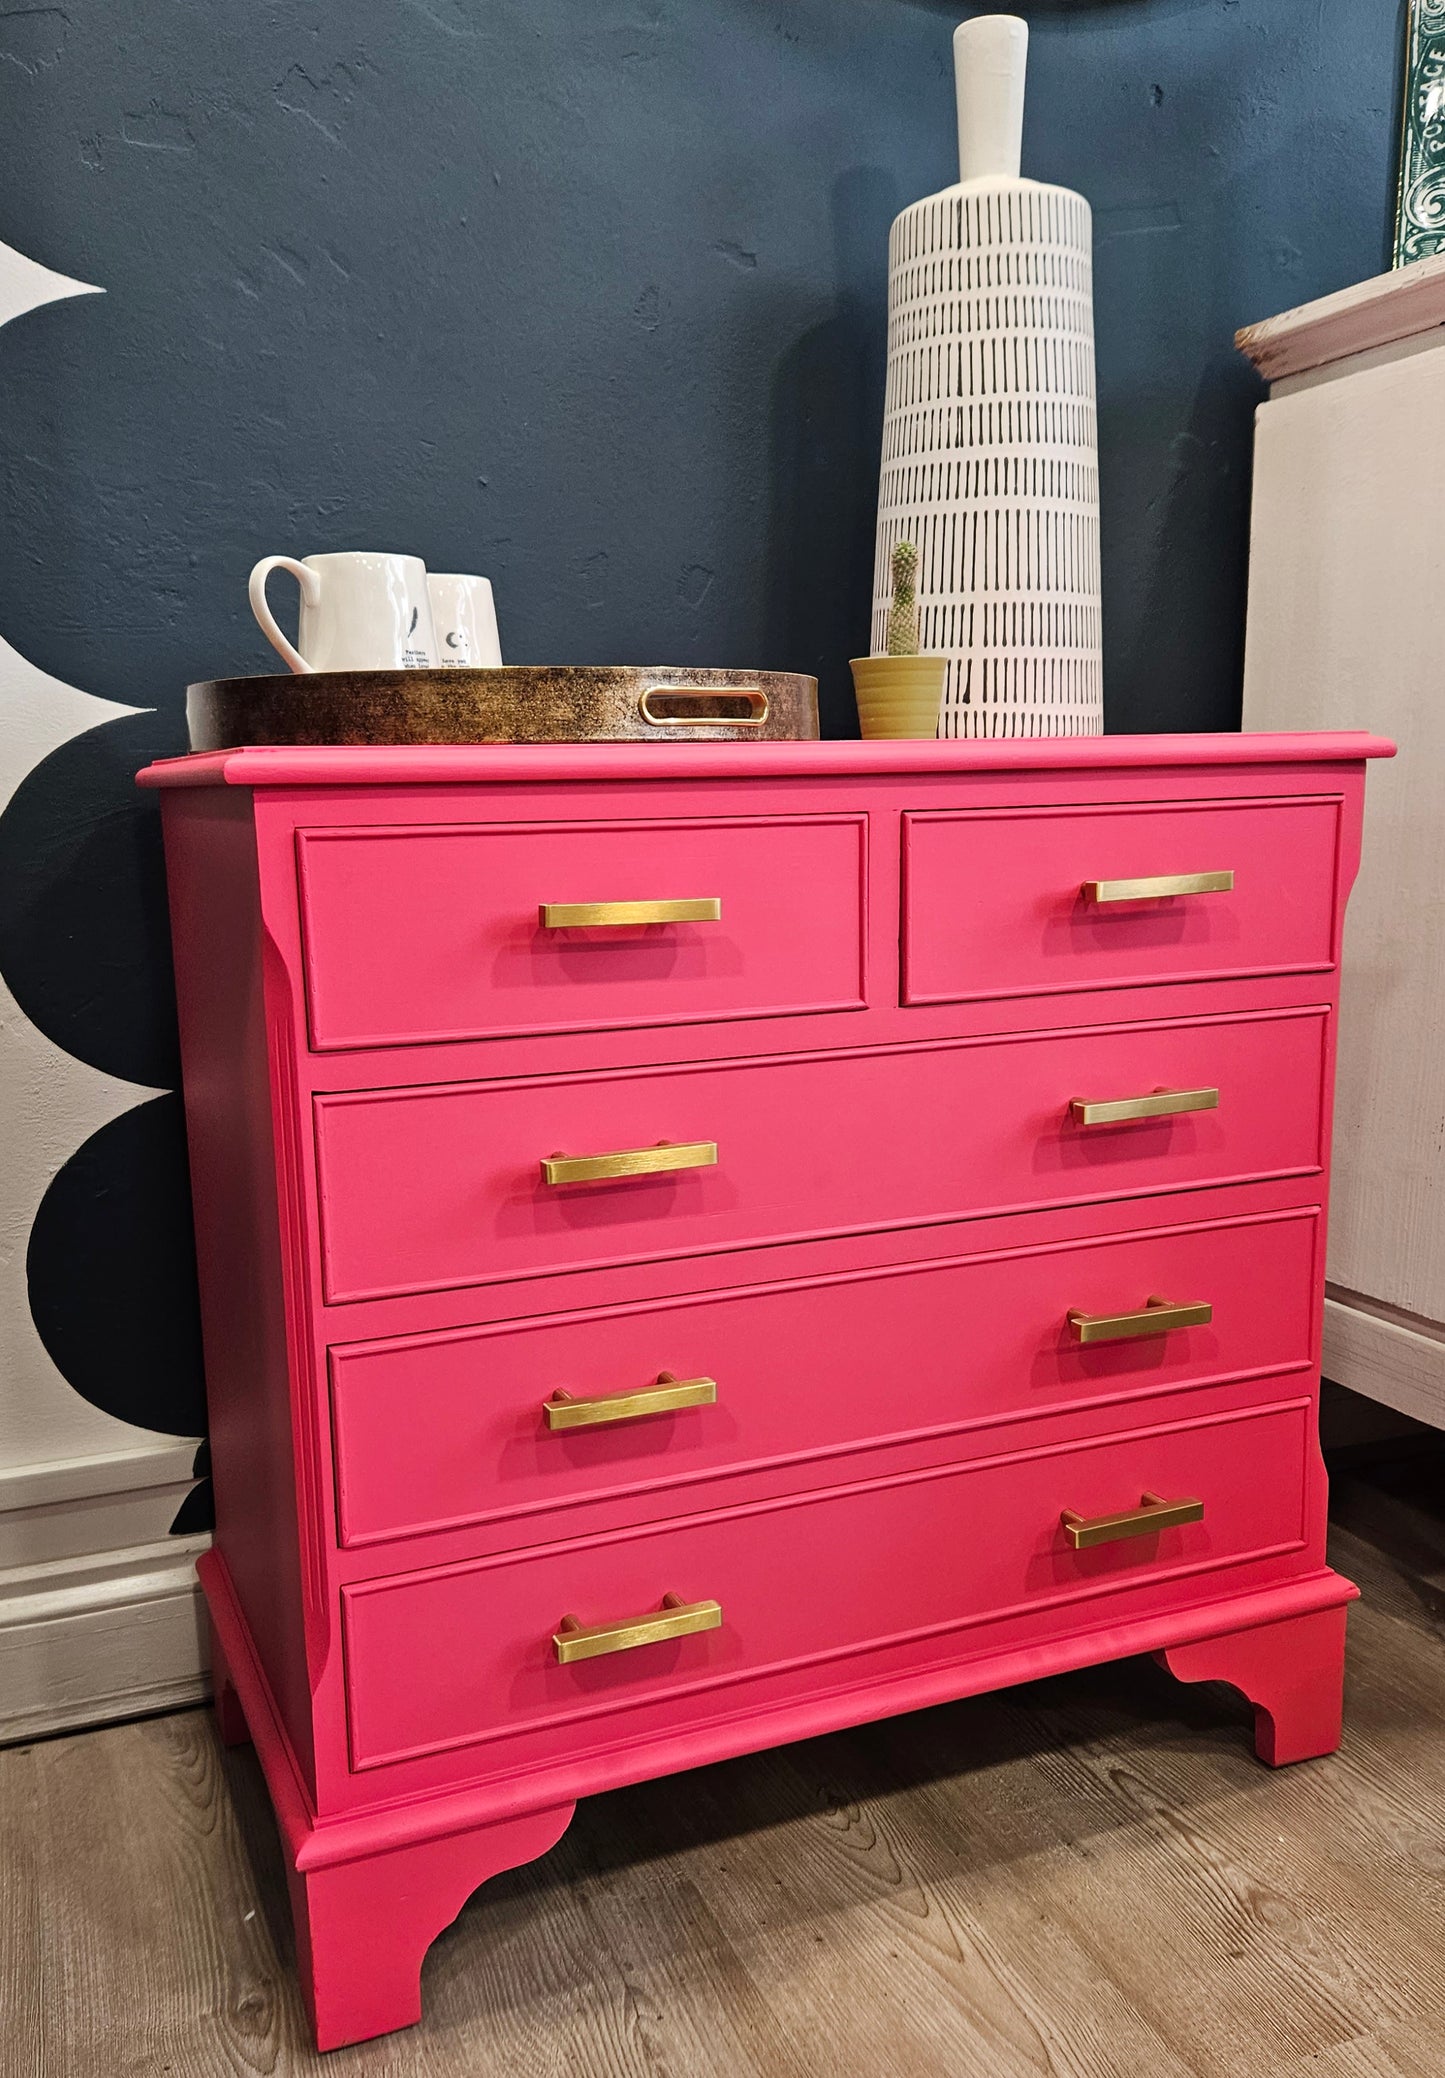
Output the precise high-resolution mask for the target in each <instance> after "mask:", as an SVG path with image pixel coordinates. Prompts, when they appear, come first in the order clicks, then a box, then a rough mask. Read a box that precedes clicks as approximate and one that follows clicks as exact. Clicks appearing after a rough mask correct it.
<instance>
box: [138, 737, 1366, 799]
mask: <svg viewBox="0 0 1445 2078" xmlns="http://www.w3.org/2000/svg"><path fill="white" fill-rule="evenodd" d="M1394 754H1395V746H1394V744H1393V743H1391V742H1389V741H1388V739H1387V738H1385V737H1382V736H1372V735H1370V734H1369V733H1368V732H1367V731H1365V730H1323V729H1322V730H1317V731H1314V730H1305V731H1292V732H1288V733H1283V732H1281V733H1272V732H1263V731H1261V732H1258V733H1253V732H1245V733H1234V732H1225V731H1221V732H1219V733H1216V734H1212V735H1197V736H1187V735H1178V736H1059V737H1000V738H989V739H983V740H980V739H969V740H958V741H943V742H939V741H928V740H926V739H916V740H908V741H903V742H891V743H876V742H875V743H858V742H851V741H849V742H810V743H656V744H653V743H649V744H636V743H525V744H495V743H481V744H456V743H444V744H434V745H427V744H404V745H387V746H375V747H372V746H367V745H355V744H351V745H325V744H316V745H305V746H285V747H281V746H268V747H256V748H251V749H237V750H219V751H203V752H199V753H197V754H195V755H193V756H190V757H180V758H162V759H159V760H158V761H157V762H156V763H155V764H153V765H148V766H146V768H145V770H144V771H143V772H141V773H140V775H139V784H140V785H141V786H146V787H191V786H241V787H367V786H389V787H390V786H426V785H465V784H468V783H485V784H487V785H492V786H496V785H504V784H508V783H517V784H527V783H530V784H534V785H535V784H536V783H538V782H539V781H540V782H544V783H545V782H547V781H553V780H555V781H569V782H571V781H588V780H618V779H626V780H630V779H660V780H675V779H811V778H847V777H853V778H875V777H876V778H886V777H888V776H890V775H895V774H896V775H905V774H930V773H933V774H940V775H943V774H967V773H980V774H982V773H995V772H1070V771H1080V770H1084V771H1108V770H1118V769H1121V768H1122V769H1128V768H1137V767H1155V768H1159V769H1166V770H1167V769H1171V768H1175V767H1179V766H1210V765H1282V764H1284V765H1301V764H1303V765H1312V764H1318V763H1321V762H1339V763H1347V764H1358V763H1360V762H1361V761H1362V760H1363V759H1365V758H1388V757H1393V756H1394Z"/></svg>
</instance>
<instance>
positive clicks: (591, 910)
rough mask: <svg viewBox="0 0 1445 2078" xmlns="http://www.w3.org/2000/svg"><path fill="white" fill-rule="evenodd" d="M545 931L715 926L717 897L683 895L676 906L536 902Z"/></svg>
mask: <svg viewBox="0 0 1445 2078" xmlns="http://www.w3.org/2000/svg"><path fill="white" fill-rule="evenodd" d="M537 914H538V916H539V917H540V918H541V922H542V929H543V930H544V931H615V930H618V929H620V928H621V926H623V925H624V924H715V923H720V922H721V921H722V897H721V896H720V895H686V896H684V897H683V898H682V899H681V900H680V901H675V902H539V903H538V904H537Z"/></svg>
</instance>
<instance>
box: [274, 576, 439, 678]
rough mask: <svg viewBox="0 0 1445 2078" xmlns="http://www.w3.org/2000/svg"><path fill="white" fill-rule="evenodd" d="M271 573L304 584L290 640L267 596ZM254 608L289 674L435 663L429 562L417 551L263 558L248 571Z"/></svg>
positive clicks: (391, 668) (402, 668) (396, 668)
mask: <svg viewBox="0 0 1445 2078" xmlns="http://www.w3.org/2000/svg"><path fill="white" fill-rule="evenodd" d="M273 570H289V571H290V573H291V575H292V576H293V577H294V578H295V579H296V582H297V583H298V584H299V585H300V587H301V619H300V624H299V627H298V630H297V637H296V641H295V642H294V643H293V642H288V641H287V639H286V637H285V636H284V635H283V634H282V632H281V630H280V628H279V627H278V626H277V625H276V616H275V615H274V614H273V613H272V611H271V608H270V606H269V604H268V603H267V599H266V579H267V578H268V577H269V576H270V574H271V572H272V571H273ZM251 611H252V612H253V613H254V614H255V616H256V618H257V620H258V621H259V622H260V624H261V632H262V634H263V635H264V636H265V637H266V640H267V641H268V642H269V643H270V644H271V647H272V648H273V649H274V650H276V651H277V652H278V653H279V654H280V655H281V656H282V657H283V658H284V659H285V661H286V662H287V663H288V664H289V665H290V667H291V669H292V670H293V671H407V670H415V669H418V668H421V667H424V666H427V665H432V664H435V663H436V661H437V643H436V633H435V630H434V628H433V626H432V612H431V599H430V596H429V594H428V592H427V587H426V564H425V563H424V562H423V561H422V559H421V557H420V556H385V555H376V554H373V553H371V552H370V551H368V550H364V549H358V550H353V551H349V552H348V553H346V554H341V555H330V556H304V557H303V558H302V559H301V561H300V562H299V563H298V562H297V561H296V559H295V557H294V556H263V557H262V558H261V560H260V562H259V563H258V564H257V565H256V567H255V569H254V570H253V571H252V572H251Z"/></svg>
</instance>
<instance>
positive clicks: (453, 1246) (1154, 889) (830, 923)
mask: <svg viewBox="0 0 1445 2078" xmlns="http://www.w3.org/2000/svg"><path fill="white" fill-rule="evenodd" d="M1389 749H1390V746H1389V745H1388V744H1385V743H1382V742H1380V741H1378V740H1375V739H1371V738H1368V737H1365V736H1354V735H1335V736H1327V735H1320V736H1226V735H1221V736H1196V737H1188V736H1176V737H1147V738H1141V737H1135V738H1128V737H1114V738H1104V739H1092V740H1075V741H1063V742H985V743H896V744H881V745H880V744H858V743H824V744H764V745H748V746H721V745H706V746H692V745H675V746H667V747H666V748H664V749H659V748H656V747H648V748H647V749H645V750H644V749H640V748H639V749H633V748H629V747H623V746H617V747H611V746H608V747H587V748H577V749H570V748H566V749H558V748H550V747H549V748H540V747H539V748H535V749H530V748H529V749H500V748H498V749H439V750H423V749H413V750H403V751H368V750H326V749H317V750H295V751H292V750H255V751H238V752H232V753H222V754H215V755H209V756H203V757H196V758H189V759H180V760H176V761H174V762H171V763H167V764H162V765H157V766H153V767H152V768H151V769H150V770H149V771H148V772H146V773H145V774H144V775H143V776H142V780H143V784H147V785H153V786H158V787H162V788H164V789H165V794H164V804H163V805H164V815H165V836H166V856H167V864H168V871H169V877H170V892H171V906H172V918H173V928H174V936H175V947H176V966H177V975H178V981H179V989H180V1006H181V1034H182V1044H183V1051H184V1062H185V1079H186V1111H187V1120H188V1127H189V1133H190V1146H191V1161H192V1169H193V1175H194V1183H195V1200H196V1228H197V1246H198V1252H199V1259H200V1271H201V1285H202V1297H203V1306H204V1323H205V1339H206V1365H207V1376H208V1388H209V1394H210V1403H211V1414H212V1424H213V1438H214V1441H213V1449H214V1465H215V1489H216V1508H217V1531H216V1542H215V1549H214V1550H213V1551H212V1552H211V1553H210V1554H209V1555H208V1556H207V1557H206V1558H205V1559H203V1560H202V1562H201V1570H202V1575H203V1579H204V1583H205V1590H206V1595H207V1599H208V1602H209V1606H210V1611H211V1617H212V1623H213V1631H214V1640H215V1670H216V1687H217V1707H218V1709H219V1712H220V1717H221V1724H222V1728H223V1732H224V1733H225V1735H226V1736H228V1737H233V1738H238V1737H241V1736H244V1735H246V1734H247V1733H249V1735H250V1736H251V1737H253V1738H254V1740H255V1742H256V1746H257V1748H258V1750H259V1753H260V1757H261V1760H262V1764H263V1766H264V1768H265V1771H266V1778H267V1782H268V1784H269V1786H270V1791H271V1795H272V1798H273V1800H274V1803H275V1806H276V1812H277V1816H278V1819H279V1822H280V1827H281V1832H282V1835H283V1840H284V1846H285V1852H286V1858H287V1863H288V1868H289V1870H290V1874H291V1888H292V1898H293V1903H294V1908H295V1916H296V1927H297V1947H298V1953H299V1957H300V1964H301V1971H302V1975H303V1977H304V1979H305V1983H306V1989H307V1995H308V1998H309V2000H310V2002H311V2008H312V2012H313V2015H314V2019H315V2025H316V2033H317V2039H318V2041H319V2043H320V2045H321V2046H322V2047H323V2048H326V2047H331V2046H334V2045H336V2044H339V2043H343V2042H350V2041H355V2040H359V2039H360V2038H362V2037H364V2036H368V2035H374V2034H379V2033H383V2032H385V2031H386V2030H387V2029H390V2028H396V2027H401V2026H403V2025H405V2024H406V2023H408V2022H410V2021H414V2020H415V2019H416V2018H417V2017H418V2014H419V2011H420V1988H419V1980H420V1968H421V1961H422V1957H423V1954H424V1952H425V1949H426V1946H427V1944H428V1943H429V1942H430V1941H431V1940H432V1939H433V1938H434V1936H435V1935H436V1934H437V1933H438V1932H439V1931H440V1929H441V1928H442V1927H443V1926H445V1925H446V1924H447V1923H448V1921H450V1920H451V1919H452V1918H453V1917H455V1915H456V1913H457V1912H458V1910H459V1909H460V1907H461V1905H462V1904H463V1902H464V1900H465V1899H466V1898H467V1896H468V1894H469V1893H470V1892H471V1891H472V1890H473V1889H474V1888H475V1887H476V1886H477V1885H478V1884H479V1883H480V1882H482V1881H483V1879H484V1878H486V1877H488V1876H490V1875H492V1874H494V1873H496V1872H497V1871H498V1870H501V1869H504V1868H508V1867H510V1866H513V1865H515V1864H517V1863H520V1862H523V1861H526V1860H528V1859H529V1858H530V1857H532V1856H535V1855H538V1854H541V1853H543V1852H545V1850H546V1849H547V1848H548V1847H550V1846H551V1845H552V1843H553V1842H554V1841H555V1840H556V1839H557V1838H558V1836H559V1835H560V1833H561V1832H562V1830H563V1828H564V1827H565V1825H566V1824H567V1820H568V1818H569V1816H570V1814H571V1811H572V1807H573V1804H574V1802H575V1800H576V1799H577V1798H578V1797H579V1796H585V1795H588V1794H590V1793H591V1792H593V1791H596V1790H602V1789H606V1788H609V1787H611V1786H613V1785H616V1784H619V1783H625V1782H630V1781H634V1780H637V1779H638V1778H640V1777H644V1776H649V1775H656V1774H660V1773H664V1772H667V1771H671V1770H675V1769H682V1768H689V1767H694V1766H697V1765H698V1764H699V1763H701V1762H706V1761H711V1760H716V1759H718V1758H720V1757H722V1756H725V1755H731V1754H737V1753H741V1752H745V1751H747V1750H749V1749H752V1748H757V1747H763V1746H768V1745H772V1744H775V1743H778V1742H781V1741H784V1740H789V1739H798V1738H802V1737H805V1736H806V1735H808V1734H810V1733H815V1732H821V1731H825V1730H828V1729H829V1728H832V1727H836V1726H839V1725H844V1724H850V1723H854V1722H857V1721H859V1720H862V1719H865V1718H870V1717H877V1716H881V1715H884V1714H887V1713H890V1712H895V1711H901V1710H910V1709H914V1708H917V1707H919V1706H920V1705H923V1704H930V1703H938V1702H941V1701H943V1700H945V1699H947V1698H950V1697H957V1696H963V1695H967V1694H970V1693H972V1692H974V1691H977V1690H980V1689H985V1688H992V1687H997V1686H1000V1685H1003V1684H1005V1683H1009V1682H1015V1681H1021V1680H1026V1679H1031V1678H1033V1677H1035V1676H1038V1675H1042V1674H1046V1673H1051V1672H1054V1671H1056V1670H1059V1669H1062V1668H1067V1667H1077V1666H1081V1665H1084V1664H1086V1663H1089V1662H1092V1661H1099V1660H1108V1659H1114V1658H1118V1657H1121V1656H1122V1655H1125V1654H1130V1653H1142V1652H1155V1653H1161V1654H1163V1655H1164V1657H1165V1658H1166V1659H1167V1661H1168V1664H1169V1665H1170V1666H1171V1667H1172V1668H1173V1669H1174V1671H1175V1672H1176V1673H1177V1674H1178V1675H1179V1676H1181V1677H1182V1678H1183V1679H1184V1680H1186V1681H1192V1680H1203V1679H1212V1678H1220V1679H1223V1680H1226V1681H1230V1682H1233V1683H1234V1684H1235V1685H1236V1686H1237V1687H1238V1688H1240V1689H1242V1690H1243V1691H1244V1693H1245V1694H1246V1695H1247V1696H1249V1697H1250V1698H1251V1699H1252V1700H1253V1702H1254V1704H1255V1705H1256V1714H1257V1727H1258V1729H1257V1743H1258V1747H1259V1751H1260V1753H1261V1755H1262V1757H1263V1758H1264V1759H1265V1760H1267V1761H1270V1762H1272V1763H1276V1764H1278V1763H1280V1762H1284V1761H1290V1760H1299V1759H1304V1758H1306V1757H1308V1756H1310V1755H1314V1754H1322V1753H1327V1752H1329V1751H1331V1750H1332V1749H1333V1747H1334V1746H1335V1745H1336V1744H1337V1742H1338V1739H1339V1730H1340V1685H1341V1666H1342V1655H1343V1648H1344V1620H1345V1606H1346V1603H1347V1602H1348V1601H1349V1600H1350V1599H1351V1597H1352V1596H1353V1594H1354V1589H1353V1588H1352V1587H1351V1586H1350V1584H1349V1583H1348V1582H1347V1581H1345V1580H1342V1579H1341V1578H1340V1577H1339V1576H1338V1575H1337V1574H1335V1573H1332V1572H1331V1571H1330V1570H1329V1569H1328V1568H1327V1566H1326V1564H1325V1558H1324V1527H1325V1483H1324V1477H1323V1472H1322V1467H1321V1462H1320V1456H1319V1449H1318V1442H1317V1436H1316V1394H1317V1360H1318V1343H1319V1327H1320V1310H1321V1300H1322V1279H1323V1274H1324V1217H1325V1197H1326V1178H1327V1173H1328V1155H1329V1128H1330V1102H1331V1081H1332V1064H1333V1058H1334V1023H1335V1016H1336V978H1337V963H1338V958H1339V948H1340V930H1341V923H1342V919H1343V913H1344V906H1345V901H1346V897H1347V895H1348V892H1349V888H1350V883H1351V880H1352V878H1353V876H1354V872H1355V866H1356V860H1357V855H1358V849H1359V839H1360V815H1361V802H1362V793H1363V785H1364V764H1365V760H1366V759H1367V758H1369V757H1372V756H1382V755H1386V754H1388V752H1389ZM592 905H601V906H600V907H593V906H592ZM959 1761H960V1765H961V1766H962V1765H966V1763H967V1753H966V1751H960V1755H959Z"/></svg>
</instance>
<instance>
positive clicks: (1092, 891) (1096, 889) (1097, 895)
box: [1080, 870, 1234, 906]
mask: <svg viewBox="0 0 1445 2078" xmlns="http://www.w3.org/2000/svg"><path fill="white" fill-rule="evenodd" d="M1233 889H1234V874H1233V871H1232V870H1226V871H1224V872H1220V873H1160V874H1156V875H1155V876H1154V878H1153V879H1150V880H1086V881H1085V882H1084V884H1083V887H1082V888H1081V890H1080V892H1081V894H1082V895H1083V897H1084V900H1085V901H1086V902H1097V903H1099V904H1100V905H1101V906H1105V905H1108V904H1110V903H1114V902H1167V901H1169V900H1170V899H1171V898H1172V897H1173V896H1175V895H1228V894H1231V893H1232V892H1233Z"/></svg>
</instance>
